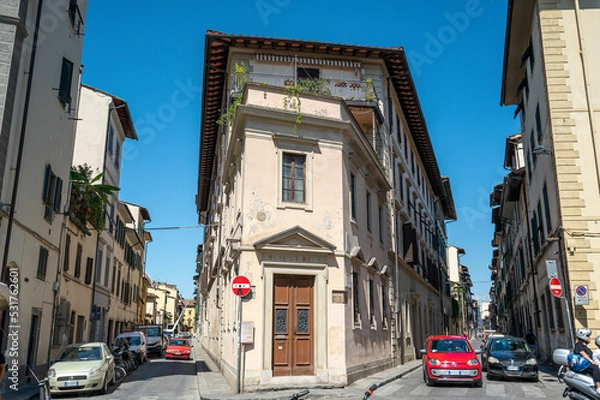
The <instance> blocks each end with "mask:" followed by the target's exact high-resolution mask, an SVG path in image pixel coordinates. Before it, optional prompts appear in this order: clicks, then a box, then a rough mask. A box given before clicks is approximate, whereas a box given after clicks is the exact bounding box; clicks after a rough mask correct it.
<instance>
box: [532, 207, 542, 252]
mask: <svg viewBox="0 0 600 400" xmlns="http://www.w3.org/2000/svg"><path fill="white" fill-rule="evenodd" d="M537 231H538V222H537V216H536V215H535V212H534V213H533V217H532V218H531V232H532V236H533V238H532V239H533V257H534V258H535V256H537V253H538V251H539V249H540V242H539V240H538V238H539V236H538V234H537Z"/></svg>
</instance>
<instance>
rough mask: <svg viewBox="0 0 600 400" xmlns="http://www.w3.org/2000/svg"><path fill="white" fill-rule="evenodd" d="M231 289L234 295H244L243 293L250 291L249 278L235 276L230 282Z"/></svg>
mask: <svg viewBox="0 0 600 400" xmlns="http://www.w3.org/2000/svg"><path fill="white" fill-rule="evenodd" d="M231 289H232V290H233V294H235V295H236V296H240V297H244V296H245V295H247V294H248V293H250V289H251V285H250V279H248V278H246V277H245V276H243V275H238V276H236V277H235V278H233V281H232V282H231Z"/></svg>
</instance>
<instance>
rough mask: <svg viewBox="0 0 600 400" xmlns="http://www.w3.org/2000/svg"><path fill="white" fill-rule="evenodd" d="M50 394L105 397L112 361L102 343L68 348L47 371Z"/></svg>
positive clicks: (113, 372)
mask: <svg viewBox="0 0 600 400" xmlns="http://www.w3.org/2000/svg"><path fill="white" fill-rule="evenodd" d="M48 378H49V379H48V381H49V382H48V383H49V384H50V393H52V394H57V393H76V392H98V393H102V394H104V393H106V391H107V390H108V385H109V383H111V382H114V380H115V360H114V358H113V356H112V354H111V353H110V351H109V350H108V347H107V346H106V344H105V343H102V342H92V343H79V344H71V345H68V346H67V347H65V348H64V349H62V350H61V352H60V353H59V354H58V356H57V357H56V358H55V359H54V360H53V362H52V365H51V366H50V370H48Z"/></svg>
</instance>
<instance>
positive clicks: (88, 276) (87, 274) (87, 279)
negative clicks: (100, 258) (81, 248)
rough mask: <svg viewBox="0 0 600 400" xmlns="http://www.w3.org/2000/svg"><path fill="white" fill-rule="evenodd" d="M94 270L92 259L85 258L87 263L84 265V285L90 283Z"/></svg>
mask: <svg viewBox="0 0 600 400" xmlns="http://www.w3.org/2000/svg"><path fill="white" fill-rule="evenodd" d="M93 269H94V259H93V258H91V257H88V258H87V262H86V263H85V283H86V285H89V284H90V283H92V271H93Z"/></svg>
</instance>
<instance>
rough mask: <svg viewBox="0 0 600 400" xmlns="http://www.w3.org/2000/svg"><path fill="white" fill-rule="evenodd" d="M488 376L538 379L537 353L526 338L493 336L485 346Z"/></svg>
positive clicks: (484, 356)
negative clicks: (532, 349)
mask: <svg viewBox="0 0 600 400" xmlns="http://www.w3.org/2000/svg"><path fill="white" fill-rule="evenodd" d="M483 358H485V361H484V363H485V367H487V378H488V379H494V378H524V379H530V380H532V381H537V380H538V363H537V359H536V358H535V354H534V353H533V351H531V348H530V347H529V345H528V344H527V342H526V341H525V340H524V339H521V338H517V337H512V336H496V337H492V338H491V341H490V342H489V346H486V347H485V355H482V359H483Z"/></svg>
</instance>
